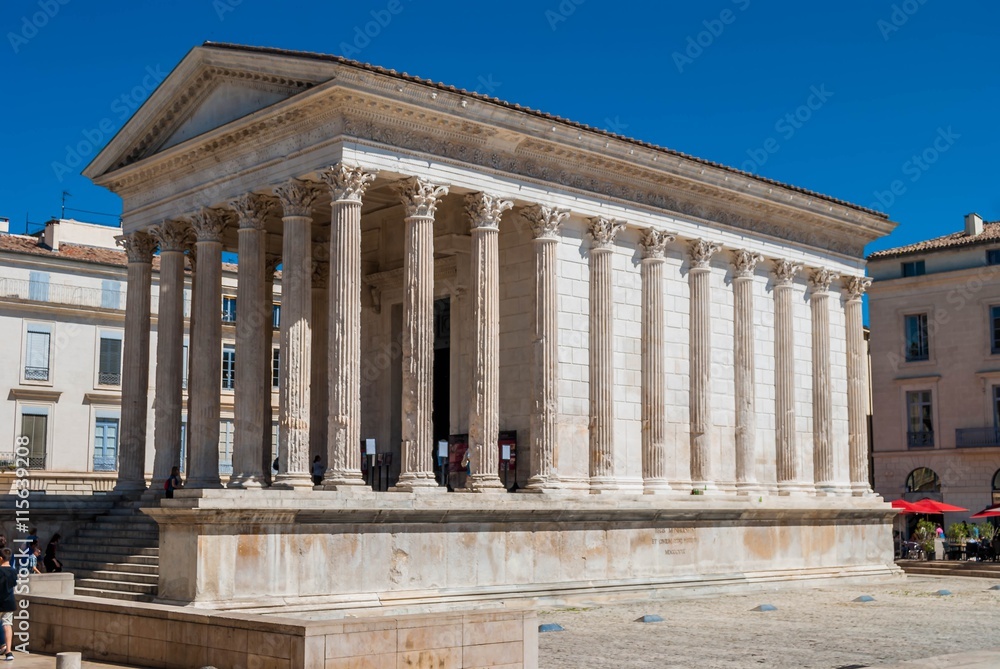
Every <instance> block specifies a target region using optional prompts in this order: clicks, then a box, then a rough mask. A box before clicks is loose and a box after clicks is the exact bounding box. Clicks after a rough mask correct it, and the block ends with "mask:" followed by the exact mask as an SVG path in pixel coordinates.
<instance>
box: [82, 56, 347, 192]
mask: <svg viewBox="0 0 1000 669" xmlns="http://www.w3.org/2000/svg"><path fill="white" fill-rule="evenodd" d="M332 70H333V66H332V65H331V64H327V63H322V64H317V63H304V62H302V60H301V59H295V58H291V57H281V56H268V55H261V54H247V53H241V52H237V51H232V50H223V49H212V48H206V47H196V48H195V49H193V50H192V51H191V52H190V53H188V55H187V56H186V57H185V58H184V60H182V61H181V62H180V63H179V64H178V65H177V67H176V68H174V70H173V71H172V72H171V73H170V74H169V75H168V76H167V77H166V79H164V80H163V81H162V82H161V83H160V85H159V86H158V87H157V88H156V90H155V91H153V94H152V95H150V96H149V98H148V99H147V100H146V101H145V102H144V103H143V105H142V106H141V107H140V108H139V109H138V110H137V111H136V113H135V114H134V115H133V116H132V118H130V119H129V120H128V122H127V123H126V124H125V126H124V127H122V129H121V130H120V131H119V132H118V134H117V135H116V136H115V137H114V138H113V139H112V140H111V142H109V143H108V145H107V146H106V147H104V149H103V150H102V151H101V152H100V153H99V154H98V155H97V157H96V158H94V160H93V162H92V163H91V164H90V165H88V166H87V168H86V169H85V170H84V171H83V174H84V175H85V176H87V177H89V178H91V179H97V178H99V177H100V176H101V175H103V174H107V173H108V172H112V171H115V170H117V169H120V168H122V167H125V166H127V165H130V164H132V163H135V162H138V161H141V160H144V159H146V158H149V157H151V156H154V155H156V154H157V153H160V152H163V151H166V150H168V149H170V148H171V147H174V146H177V145H179V144H183V143H184V142H187V141H189V140H193V139H195V138H197V137H199V136H202V135H205V134H206V133H210V132H212V131H214V130H217V129H219V128H222V127H223V126H226V125H228V124H230V123H233V122H235V121H238V120H239V119H243V118H246V117H247V116H250V115H252V114H255V113H257V112H260V111H262V110H265V109H267V108H269V107H272V106H274V105H277V104H280V103H282V102H284V101H286V100H288V99H289V98H292V97H294V96H296V95H298V94H300V93H302V92H304V91H306V90H308V89H310V88H312V87H313V86H316V85H317V84H321V83H323V82H325V81H328V80H329V79H330V78H331V77H332V74H333V73H332Z"/></svg>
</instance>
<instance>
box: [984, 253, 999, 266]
mask: <svg viewBox="0 0 1000 669" xmlns="http://www.w3.org/2000/svg"><path fill="white" fill-rule="evenodd" d="M986 264H987V265H1000V249H990V250H989V251H987V252H986Z"/></svg>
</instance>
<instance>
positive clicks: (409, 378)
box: [395, 178, 448, 492]
mask: <svg viewBox="0 0 1000 669" xmlns="http://www.w3.org/2000/svg"><path fill="white" fill-rule="evenodd" d="M397 190H398V192H399V194H400V197H401V198H402V200H403V205H404V206H405V207H406V219H405V226H406V230H405V239H404V252H403V253H404V261H403V401H402V409H403V410H402V414H403V425H402V442H403V443H402V458H401V462H400V475H399V480H398V482H397V483H396V488H395V489H396V490H401V491H428V492H438V491H442V490H444V488H441V487H439V486H438V483H437V480H436V479H435V477H434V465H433V459H432V458H433V452H432V444H431V442H432V440H433V438H434V434H433V432H434V431H433V424H432V422H431V412H432V410H433V408H434V394H433V393H434V212H435V211H436V210H437V205H438V203H439V202H440V200H441V198H442V197H444V196H445V195H447V194H448V187H447V186H440V185H437V184H432V183H429V182H427V181H424V180H423V179H419V178H412V179H408V180H406V181H405V182H403V183H402V184H399V185H398V186H397Z"/></svg>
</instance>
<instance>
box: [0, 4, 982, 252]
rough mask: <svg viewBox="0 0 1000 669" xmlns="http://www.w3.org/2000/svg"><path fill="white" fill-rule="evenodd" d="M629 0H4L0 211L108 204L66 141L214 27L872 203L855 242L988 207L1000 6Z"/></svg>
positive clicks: (956, 219)
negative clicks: (870, 226) (883, 221)
mask: <svg viewBox="0 0 1000 669" xmlns="http://www.w3.org/2000/svg"><path fill="white" fill-rule="evenodd" d="M637 4H639V3H626V2H620V1H619V2H611V1H610V0H536V1H533V2H529V1H527V0H508V1H506V2H480V3H472V2H467V1H466V2H452V1H449V2H428V1H426V0H425V1H421V0H354V1H352V2H315V1H313V2H302V1H299V0H289V1H286V2H282V3H275V2H264V1H263V0H214V1H213V0H196V1H189V0H179V1H174V2H169V3H166V2H156V3H154V2H141V1H136V0H130V1H128V2H124V1H120V0H103V1H101V2H97V1H95V0H35V1H34V2H31V1H24V0H17V1H12V2H6V3H4V5H3V7H2V9H0V26H2V32H3V41H2V43H0V72H2V73H3V83H4V87H3V88H4V91H5V93H6V103H5V104H4V105H3V111H4V114H3V117H2V118H3V122H2V123H0V133H2V142H0V146H2V149H3V154H2V162H0V170H2V172H0V216H7V217H9V218H10V219H11V221H12V227H13V229H14V230H20V228H21V226H22V225H23V223H24V220H25V216H26V214H28V215H30V219H31V220H32V221H35V222H42V221H44V220H45V219H46V218H47V217H49V216H52V215H57V214H58V213H59V205H60V194H61V192H62V191H63V190H68V191H69V192H70V193H72V196H73V197H72V198H70V199H69V201H68V202H69V205H68V206H71V207H73V208H75V209H83V210H90V211H98V212H110V213H112V214H117V213H118V212H120V209H121V203H120V201H119V200H118V198H117V197H116V196H114V195H112V194H110V193H107V192H105V191H104V190H103V189H100V188H98V187H96V186H94V185H93V184H91V183H90V182H89V181H88V180H87V179H85V178H83V177H81V176H80V175H79V172H80V170H81V169H82V168H83V167H84V166H85V165H86V164H87V162H89V160H90V159H91V158H92V157H93V155H94V154H95V153H96V152H89V153H88V154H87V155H86V156H85V157H84V159H83V160H82V161H81V162H79V163H77V164H75V166H74V165H71V164H70V163H73V162H74V156H72V155H68V152H67V147H68V146H76V145H78V144H80V143H81V142H83V143H84V145H83V146H84V149H86V148H87V143H88V142H89V141H90V140H91V139H94V138H97V139H99V143H100V144H101V145H103V144H104V143H105V142H106V141H107V139H108V138H107V136H104V137H103V139H102V138H100V136H101V134H103V133H101V126H102V123H103V125H104V128H105V129H108V128H113V129H114V130H115V131H117V129H118V128H120V127H121V126H122V124H123V123H124V121H125V120H126V114H127V111H128V109H129V108H135V107H136V105H137V104H138V103H139V102H141V100H142V99H144V98H145V97H146V96H147V95H148V93H149V89H148V88H147V87H146V86H147V85H148V84H150V83H151V82H152V81H154V79H153V78H152V76H151V73H155V72H157V71H159V72H168V71H169V70H170V69H171V68H172V67H173V66H174V65H175V64H176V63H177V62H178V61H180V59H181V58H182V57H183V56H184V54H185V53H186V52H187V51H188V50H189V49H190V48H191V47H193V46H195V45H197V44H200V43H201V42H203V41H205V40H214V41H227V42H237V43H243V44H251V45H260V46H273V47H281V48H288V49H298V50H307V51H319V52H324V53H336V54H343V55H349V56H352V57H354V58H357V59H359V60H364V61H368V62H372V63H375V64H378V65H383V66H386V67H391V68H395V69H397V70H401V71H406V72H409V73H411V74H415V75H419V76H422V77H427V78H431V79H435V80H438V81H442V82H445V83H448V84H453V85H456V86H460V87H464V88H467V89H478V90H480V91H481V92H487V93H489V94H491V95H495V96H498V97H501V98H503V99H506V100H509V101H512V102H517V103H521V104H524V105H529V106H531V107H535V108H537V109H541V110H543V111H548V112H551V113H554V114H558V115H560V116H564V117H568V118H572V119H574V120H578V121H581V122H584V123H587V124H590V125H594V126H597V127H602V128H607V129H610V130H615V131H617V132H620V133H623V134H626V135H629V136H632V137H636V138H639V139H642V140H646V141H649V142H653V143H656V144H659V145H661V146H666V147H670V148H673V149H678V150H680V151H684V152H687V153H691V154H694V155H696V156H700V157H703V158H707V159H711V160H715V161H719V162H721V163H725V164H728V165H733V166H737V167H744V168H751V169H753V170H754V171H756V172H758V173H760V174H762V175H765V176H768V177H772V178H775V179H779V180H781V181H785V182H788V183H792V184H795V185H798V186H802V187H805V188H810V189H814V190H817V191H820V192H822V193H826V194H829V195H833V196H836V197H839V198H843V199H845V200H849V201H852V202H856V203H859V204H864V205H874V206H877V207H879V208H882V209H884V210H886V211H887V212H888V213H889V214H890V216H891V217H892V219H893V220H895V221H898V222H900V223H901V225H900V227H899V228H898V229H897V231H896V232H895V233H894V234H893V235H892V236H891V237H889V238H888V239H886V240H880V241H879V242H876V243H875V244H872V245H871V246H870V247H869V249H868V250H869V251H874V250H877V249H880V248H886V247H889V246H895V245H900V244H904V243H909V242H911V241H914V240H918V239H923V238H928V237H932V236H936V235H940V234H945V233H948V232H952V231H955V230H958V229H959V228H960V227H961V225H962V216H963V215H964V214H966V213H968V212H970V211H977V212H979V213H980V214H982V215H983V216H984V217H985V218H986V219H987V220H997V219H1000V187H998V180H997V175H998V170H997V156H998V155H1000V150H998V149H1000V139H998V138H1000V133H998V132H997V123H996V119H997V116H998V110H1000V86H998V79H1000V67H998V65H1000V62H998V61H1000V49H998V48H997V38H998V36H1000V35H998V33H1000V3H994V2H983V1H976V2H973V1H972V0H953V1H951V2H944V1H943V0H905V1H896V2H893V1H885V2H883V1H880V0H864V1H861V0H846V1H842V2H838V3H801V2H791V1H785V2H778V1H771V2H765V1H764V0H712V1H709V2H669V3H668V2H664V3H657V4H656V5H655V8H640V9H636V8H634V7H635V5H637ZM643 4H647V5H650V6H653V5H654V3H643ZM373 12H374V14H373ZM379 18H380V19H381V20H382V22H383V23H384V24H385V25H377V24H371V25H367V26H366V24H369V22H371V21H374V20H376V19H379ZM39 26H40V27H39ZM366 27H367V28H368V32H369V33H371V34H375V37H373V38H368V37H359V34H360V33H361V32H362V31H364V30H365V29H366ZM366 40H367V41H366ZM699 42H700V44H699ZM345 51H347V53H345ZM810 103H811V104H812V107H813V109H809V107H808V105H809V104H810ZM803 105H807V106H806V107H802V106H803ZM796 113H798V118H796V117H795V115H796ZM789 114H791V115H792V120H789V119H788V118H787V116H786V115H789ZM935 143H936V144H937V146H936V147H935ZM922 154H923V158H921V155H922ZM915 156H916V157H917V161H914V157H915ZM893 182H898V183H897V184H896V190H897V192H898V193H901V194H899V195H895V196H893V197H894V199H895V201H894V202H891V203H890V202H889V196H888V194H887V193H888V192H890V191H891V189H892V187H893ZM876 193H883V195H882V198H881V202H880V200H879V197H878V196H877V195H876ZM68 214H72V215H73V216H74V217H77V218H81V219H83V220H113V219H107V218H104V219H101V218H100V217H94V216H91V215H88V214H81V213H78V212H68Z"/></svg>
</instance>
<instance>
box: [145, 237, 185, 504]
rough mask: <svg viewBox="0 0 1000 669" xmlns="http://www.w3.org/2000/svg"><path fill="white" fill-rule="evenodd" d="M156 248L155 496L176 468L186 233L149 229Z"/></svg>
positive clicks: (182, 357)
mask: <svg viewBox="0 0 1000 669" xmlns="http://www.w3.org/2000/svg"><path fill="white" fill-rule="evenodd" d="M151 234H152V235H153V237H154V238H155V239H156V241H157V243H158V245H159V247H160V293H159V311H158V312H157V319H156V391H155V393H154V395H153V416H154V425H153V445H154V449H155V450H154V453H153V482H152V484H151V485H150V486H149V489H150V491H151V492H153V493H155V494H157V495H160V494H162V492H163V482H164V481H166V480H167V478H168V477H169V476H170V470H171V469H172V468H174V467H180V464H181V405H182V403H183V388H182V385H183V380H184V377H183V370H182V365H183V362H184V250H185V248H186V246H187V244H188V242H189V240H190V239H191V228H190V227H189V226H188V225H187V224H186V223H183V222H181V221H164V222H163V223H162V224H161V225H159V226H157V227H156V228H154V229H153V230H151Z"/></svg>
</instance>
